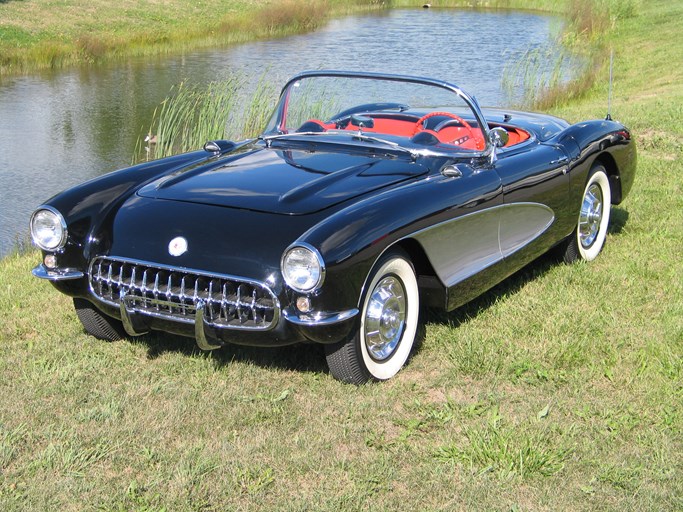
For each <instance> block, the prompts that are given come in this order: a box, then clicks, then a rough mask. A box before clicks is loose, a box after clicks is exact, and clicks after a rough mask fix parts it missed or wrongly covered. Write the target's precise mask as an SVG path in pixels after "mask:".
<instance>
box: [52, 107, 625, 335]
mask: <svg viewBox="0 0 683 512" xmlns="http://www.w3.org/2000/svg"><path fill="white" fill-rule="evenodd" d="M482 113H483V115H484V116H485V118H486V122H487V123H488V126H489V128H491V127H494V126H503V127H508V128H510V127H517V128H521V129H523V130H525V131H527V132H528V133H529V134H531V137H530V138H529V139H528V140H526V141H524V142H521V143H519V144H517V145H514V146H511V147H509V148H502V149H499V150H498V151H497V159H496V160H495V162H491V159H490V155H488V154H480V155H477V156H475V157H467V158H465V157H462V156H461V155H456V156H452V157H451V156H449V155H448V153H447V152H433V153H429V152H425V153H424V154H420V155H418V156H417V157H411V156H409V155H408V154H405V153H402V152H398V151H391V150H380V149H378V148H377V146H376V145H373V144H364V143H361V142H355V143H348V142H347V141H346V140H345V139H342V138H339V139H338V140H337V139H335V137H333V136H330V137H329V138H327V139H325V140H322V139H321V138H320V137H308V138H307V137H306V136H305V135H302V136H301V137H296V138H292V139H288V140H276V141H273V142H272V143H270V144H266V143H265V142H263V141H261V140H254V141H248V142H245V143H242V144H233V143H225V142H220V143H219V147H220V151H215V152H208V151H197V152H193V153H188V154H185V155H180V156H175V157H171V158H167V159H162V160H158V161H154V162H150V163H145V164H141V165H138V166H135V167H132V168H130V169H125V170H121V171H117V172H114V173H111V174H108V175H105V176H103V177H101V178H97V179H95V180H92V181H89V182H87V183H85V184H83V185H80V186H77V187H75V188H72V189H70V190H67V191H65V192H63V193H61V194H59V195H57V196H55V197H53V198H52V199H50V200H49V201H48V202H47V203H46V204H47V205H49V206H51V207H53V208H55V209H56V210H58V211H59V212H61V214H62V215H63V216H64V218H65V220H66V224H67V226H68V233H69V234H68V241H67V244H66V247H65V248H64V249H63V250H61V251H60V252H59V253H58V254H56V256H57V261H58V263H59V268H63V269H70V270H75V271H80V272H82V273H83V277H82V278H80V279H69V280H53V284H54V286H55V287H56V288H57V289H58V290H59V291H61V292H63V293H65V294H67V295H70V296H73V297H81V298H85V299H87V300H90V301H91V302H92V303H93V304H95V305H96V306H97V307H98V308H99V309H100V310H101V311H102V312H104V313H105V314H107V315H110V316H112V317H115V318H121V314H120V311H119V309H118V308H116V307H112V306H111V305H107V304H103V303H102V302H101V301H99V300H97V299H96V298H94V296H93V294H92V293H91V290H90V286H89V281H88V273H89V271H90V268H89V265H90V262H91V260H92V259H93V258H94V257H96V256H113V257H117V258H127V259H133V260H136V261H142V262H151V263H154V264H159V265H163V266H169V267H177V268H183V269H195V270H199V271H202V272H208V273H212V274H221V275H230V276H239V277H241V278H247V279H251V280H254V281H258V282H262V283H268V286H269V287H270V289H271V290H272V291H273V293H274V294H275V295H276V296H277V299H278V300H279V305H280V308H281V311H282V314H281V315H280V317H279V320H278V322H277V325H276V326H275V327H274V328H273V329H270V330H268V331H265V332H260V331H259V332H250V331H246V330H245V331H236V330H230V329H225V330H221V331H220V332H219V333H218V334H217V337H218V339H219V340H220V341H221V342H234V343H242V344H252V345H264V346H276V345H283V344H288V343H295V342H300V341H314V342H319V343H332V342H338V341H341V340H343V339H346V338H347V337H348V336H349V335H350V333H352V332H354V331H355V330H356V329H357V328H358V324H359V317H358V316H359V315H357V314H356V315H350V316H349V317H348V318H344V319H343V320H340V321H338V322H335V323H332V324H322V323H316V322H315V321H314V320H311V321H305V319H306V318H309V319H315V318H316V315H315V314H316V312H321V313H325V314H327V313H334V312H343V311H351V310H354V309H359V308H360V305H361V302H362V298H363V293H364V286H365V285H366V280H367V279H368V276H369V275H370V273H371V270H372V268H373V265H375V263H376V262H377V260H378V259H379V258H380V256H381V255H382V254H383V253H384V252H385V251H387V250H388V249H389V248H392V247H395V246H400V247H401V248H402V249H403V250H405V251H406V252H407V253H408V254H409V256H410V257H411V260H412V262H413V265H414V266H415V269H416V272H417V274H418V282H419V284H420V287H421V297H422V299H423V301H425V302H426V303H428V304H429V305H431V306H437V307H442V308H445V309H447V310H451V309H453V308H455V307H458V306H459V305H461V304H463V303H465V302H467V301H468V300H470V299H472V298H474V297H476V296H477V295H479V294H481V293H482V292H483V291H485V290H487V289H488V288H490V287H492V286H494V285H495V284H497V283H498V282H500V281H501V280H502V279H504V278H505V277H507V276H509V275H510V274H512V273H513V272H515V271H516V270H518V269H519V268H521V267H522V266H524V265H525V264H527V263H528V262H530V261H532V260H533V259H534V258H536V257H538V256H539V255H541V254H543V253H544V252H546V251H548V250H549V249H550V248H552V247H553V246H555V245H556V244H558V243H559V242H561V241H563V240H564V239H565V238H566V237H568V236H570V235H571V233H572V232H573V230H574V229H575V227H576V223H577V219H578V216H579V209H580V206H581V198H582V194H583V190H584V187H585V184H586V181H587V176H588V173H589V171H590V169H591V167H592V166H593V164H594V163H595V162H596V161H599V162H600V163H601V164H602V165H603V166H604V167H605V168H606V170H607V172H608V174H609V176H610V181H611V184H612V190H613V197H612V202H613V203H615V204H618V203H619V202H621V201H622V199H623V198H624V197H625V196H626V194H627V193H628V192H629V190H630V188H631V186H632V184H633V179H634V174H635V165H636V149H635V144H634V143H633V141H632V139H631V137H630V133H629V131H628V130H627V129H626V128H625V127H624V126H623V125H621V124H620V123H617V122H614V121H606V120H597V121H587V122H582V123H578V124H575V125H571V126H570V125H569V124H568V123H566V122H564V121H562V120H559V119H557V118H553V117H550V116H543V115H540V114H525V113H519V112H512V111H502V110H501V111H499V110H486V109H483V110H482ZM408 114H410V113H408ZM421 114H422V113H421V112H417V113H415V115H416V116H418V117H419V116H420V115H421ZM449 166H451V167H452V166H455V167H456V168H457V169H458V171H460V176H458V177H453V176H449V175H447V173H444V172H443V170H444V168H448V167H449ZM526 205H530V206H529V208H527V206H526ZM520 206H521V207H520ZM529 215H530V217H529ZM527 218H532V219H537V220H536V221H535V222H536V223H537V224H538V225H537V226H530V227H529V228H528V229H527V228H526V227H525V226H519V222H518V221H517V219H522V221H523V220H524V219H527ZM546 218H547V223H546V222H545V220H544V219H546ZM506 222H510V225H509V226H507V225H506ZM546 224H547V225H546ZM435 226H436V227H437V228H436V229H437V230H436V231H434V227H435ZM507 227H510V228H511V229H513V231H514V236H515V237H517V238H521V239H522V243H520V244H517V242H516V240H512V239H510V240H507V241H506V238H505V233H507V232H509V230H508V231H506V229H507ZM489 228H491V233H493V231H495V230H496V229H498V230H500V234H498V232H497V231H496V232H495V234H490V236H489V233H488V232H486V231H487V230H489ZM177 236H182V237H185V238H186V239H187V242H188V247H189V249H188V251H187V252H185V253H184V254H182V255H181V256H172V255H171V254H169V250H168V246H169V241H170V240H172V239H173V238H174V237H177ZM487 237H488V238H487ZM496 237H497V238H496ZM294 242H304V243H306V244H309V245H310V246H312V247H315V248H316V249H317V250H318V251H319V253H320V255H321V256H322V258H323V260H324V262H325V267H326V268H325V270H326V276H325V281H324V284H323V286H322V287H321V288H320V289H319V290H317V291H315V292H314V293H312V294H311V295H310V297H309V298H310V301H311V304H312V308H313V312H311V313H309V314H307V315H302V314H301V313H298V312H297V310H296V308H295V305H294V304H295V301H296V299H297V297H299V296H300V295H302V294H300V293H297V292H295V291H293V290H292V289H290V288H288V287H287V286H286V285H285V283H284V280H283V277H282V274H281V271H280V260H281V257H282V255H283V253H284V251H285V250H286V249H287V247H289V246H290V245H292V244H293V243H294ZM506 243H509V244H510V247H511V249H510V251H509V254H503V255H501V254H498V253H496V254H489V253H491V252H494V253H495V252H496V251H500V248H501V247H503V246H504V245H505V244H506ZM451 250H452V251H454V253H455V254H457V255H458V258H459V259H460V260H461V262H462V265H463V267H462V268H457V266H458V264H459V263H458V261H457V260H458V258H453V259H451V260H449V259H448V257H446V256H444V257H443V258H442V256H441V255H440V254H437V253H436V251H441V252H443V251H445V252H448V251H451ZM442 260H443V263H440V264H435V261H442ZM302 319H303V320H302ZM297 320H301V321H297ZM143 322H145V323H146V325H147V327H149V328H151V329H157V330H165V331H169V332H174V333H178V334H183V335H188V336H194V333H195V331H194V328H193V327H192V326H191V325H187V324H179V323H176V322H173V321H169V320H164V319H159V318H144V319H143Z"/></svg>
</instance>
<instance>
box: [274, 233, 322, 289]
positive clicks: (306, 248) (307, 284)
mask: <svg viewBox="0 0 683 512" xmlns="http://www.w3.org/2000/svg"><path fill="white" fill-rule="evenodd" d="M298 251H301V252H300V253H299V254H300V255H301V254H304V255H306V256H307V257H308V258H310V261H311V262H312V263H314V264H315V271H314V272H312V273H311V276H310V278H308V279H306V280H305V281H303V282H302V281H301V280H297V279H296V278H295V277H294V276H293V275H292V274H293V272H292V270H291V263H292V262H291V257H294V256H295V254H297V252H298ZM299 268H301V266H299ZM280 272H281V273H282V278H283V279H284V281H285V283H286V284H287V286H289V287H290V288H291V289H292V290H294V291H296V292H299V293H306V294H308V293H313V292H315V291H316V290H318V289H319V288H320V287H321V286H322V285H323V283H324V282H325V273H326V270H325V261H324V260H323V257H322V255H321V254H320V252H319V251H318V250H317V249H316V248H315V247H313V246H312V245H310V244H307V243H305V242H297V243H294V244H292V245H290V246H289V247H287V249H285V252H284V253H283V254H282V258H281V259H280Z"/></svg>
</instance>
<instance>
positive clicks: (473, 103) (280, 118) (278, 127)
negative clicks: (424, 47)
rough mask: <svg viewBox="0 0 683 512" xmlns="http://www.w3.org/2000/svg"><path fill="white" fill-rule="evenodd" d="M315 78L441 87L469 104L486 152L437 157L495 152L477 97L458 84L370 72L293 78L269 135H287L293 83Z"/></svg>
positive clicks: (326, 72)
mask: <svg viewBox="0 0 683 512" xmlns="http://www.w3.org/2000/svg"><path fill="white" fill-rule="evenodd" d="M316 77H328V78H335V77H337V78H360V79H366V80H372V79H375V80H386V81H390V82H407V83H413V84H420V85H429V86H432V87H439V88H441V89H445V90H447V91H450V92H452V93H454V94H456V95H457V96H459V97H460V98H461V99H462V100H463V101H464V102H465V103H466V104H467V106H468V107H469V108H470V109H471V110H472V112H473V113H474V117H475V118H476V120H477V123H479V126H480V127H481V131H482V134H483V136H484V143H485V146H484V150H483V151H476V150H468V151H458V150H453V151H450V150H449V151H443V152H441V151H439V152H438V154H443V155H449V156H463V155H464V156H466V157H481V156H486V157H488V156H489V155H490V154H491V152H492V151H493V149H494V148H493V145H492V144H491V141H490V139H489V131H490V130H489V126H488V123H487V122H486V118H485V117H484V114H483V113H482V111H481V108H480V107H479V103H478V102H477V100H476V98H475V97H474V96H471V95H469V94H467V93H466V92H465V91H463V90H462V89H461V88H460V87H458V86H457V85H455V84H451V83H449V82H445V81H443V80H436V79H433V78H426V77H420V76H411V75H396V74H391V73H370V72H364V71H337V70H319V71H303V72H301V73H299V74H297V75H295V76H294V77H292V78H290V79H289V81H288V82H287V83H286V84H285V85H284V87H283V88H282V91H281V93H280V98H279V100H278V104H277V107H276V110H275V112H274V113H273V115H272V116H271V121H270V122H269V125H271V124H273V123H272V120H273V118H275V123H274V127H273V128H272V131H271V132H270V135H275V134H284V133H285V132H284V130H283V129H282V125H283V123H284V122H285V116H286V113H287V106H288V103H289V94H290V92H291V87H292V85H293V84H294V83H296V82H298V81H300V80H302V79H306V78H316ZM268 135H269V134H268V133H262V134H261V136H260V137H259V138H265V137H267V136H268ZM429 152H430V153H432V154H436V153H437V152H436V151H434V149H433V148H432V149H430V151H429Z"/></svg>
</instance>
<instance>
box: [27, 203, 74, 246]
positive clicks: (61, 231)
mask: <svg viewBox="0 0 683 512" xmlns="http://www.w3.org/2000/svg"><path fill="white" fill-rule="evenodd" d="M31 236H32V237H33V241H34V242H35V244H36V245H37V246H38V247H40V248H41V249H43V250H44V251H56V250H59V249H61V248H62V247H64V244H65V243H66V222H65V221H64V217H62V214H61V213H59V212H58V211H57V210H55V209H53V208H49V207H45V206H44V207H42V208H39V209H38V210H36V211H35V212H34V213H33V215H32V216H31Z"/></svg>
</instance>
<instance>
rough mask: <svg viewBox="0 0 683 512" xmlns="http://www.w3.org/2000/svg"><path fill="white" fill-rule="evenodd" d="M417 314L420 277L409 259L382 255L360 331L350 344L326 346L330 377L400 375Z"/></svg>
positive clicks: (412, 339) (362, 379)
mask: <svg viewBox="0 0 683 512" xmlns="http://www.w3.org/2000/svg"><path fill="white" fill-rule="evenodd" d="M419 312H420V297H419V291H418V287H417V278H416V277H415V270H414V269H413V266H412V264H411V263H410V260H409V259H408V257H407V255H406V254H405V253H404V252H403V251H393V252H391V253H389V254H387V255H385V256H383V257H382V258H381V259H380V261H379V262H378V263H377V265H376V270H375V271H374V272H373V273H371V276H370V279H369V280H368V286H367V291H366V293H365V297H364V298H363V303H362V309H361V325H360V329H359V331H358V332H357V333H356V334H355V335H354V336H353V338H351V339H350V340H348V341H346V342H340V343H336V344H333V345H326V346H325V351H326V355H327V364H328V366H329V368H330V373H331V374H332V375H333V376H334V377H335V378H337V379H339V380H341V381H343V382H349V383H353V384H362V383H364V382H366V381H368V380H371V379H372V380H387V379H389V378H391V377H393V376H394V375H396V373H398V371H399V370H400V369H401V368H402V367H403V365H404V364H405V362H406V361H407V360H408V357H409V356H410V352H411V350H412V348H413V345H414V343H415V337H416V334H417V325H418V319H419Z"/></svg>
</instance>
